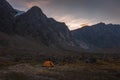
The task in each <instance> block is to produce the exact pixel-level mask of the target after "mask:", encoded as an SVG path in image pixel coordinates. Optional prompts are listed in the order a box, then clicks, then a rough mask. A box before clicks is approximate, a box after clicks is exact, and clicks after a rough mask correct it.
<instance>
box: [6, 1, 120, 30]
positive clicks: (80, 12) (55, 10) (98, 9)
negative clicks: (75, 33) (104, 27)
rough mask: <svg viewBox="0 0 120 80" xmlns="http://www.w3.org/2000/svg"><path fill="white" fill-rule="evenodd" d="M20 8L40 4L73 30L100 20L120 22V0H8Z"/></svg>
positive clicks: (44, 9) (24, 9) (48, 13)
mask: <svg viewBox="0 0 120 80" xmlns="http://www.w3.org/2000/svg"><path fill="white" fill-rule="evenodd" d="M7 1H9V2H10V4H11V5H12V6H13V7H14V8H16V9H19V10H22V11H27V10H28V9H30V8H31V7H32V6H39V7H40V8H41V9H42V10H43V12H44V13H45V14H46V15H47V16H48V17H53V18H55V19H56V20H57V21H60V22H65V23H66V24H67V25H68V27H69V28H70V29H71V30H73V29H77V28H80V27H82V26H85V25H93V24H96V23H99V22H105V23H114V24H120V16H119V15H120V9H119V8H120V5H119V3H120V0H91V2H90V0H7Z"/></svg>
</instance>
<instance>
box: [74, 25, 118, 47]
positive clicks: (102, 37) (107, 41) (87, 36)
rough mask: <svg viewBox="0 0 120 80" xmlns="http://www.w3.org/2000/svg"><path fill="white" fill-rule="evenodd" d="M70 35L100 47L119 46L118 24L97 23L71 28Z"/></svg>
mask: <svg viewBox="0 0 120 80" xmlns="http://www.w3.org/2000/svg"><path fill="white" fill-rule="evenodd" d="M72 35H73V36H74V38H76V39H77V40H80V41H81V40H82V41H83V42H86V43H88V44H89V43H90V44H93V45H95V46H97V47H99V48H102V49H117V48H118V49H119V48H120V25H114V24H104V23H99V24H96V25H93V26H85V27H83V28H80V29H77V30H73V31H72Z"/></svg>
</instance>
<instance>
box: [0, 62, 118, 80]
mask: <svg viewBox="0 0 120 80" xmlns="http://www.w3.org/2000/svg"><path fill="white" fill-rule="evenodd" d="M0 80H120V62H119V61H117V62H97V63H93V64H92V63H83V62H78V63H72V64H68V63H66V64H64V65H63V64H59V65H55V67H51V68H46V67H42V64H39V63H34V64H33V63H19V64H18V63H17V64H15V65H9V66H5V67H1V68H0Z"/></svg>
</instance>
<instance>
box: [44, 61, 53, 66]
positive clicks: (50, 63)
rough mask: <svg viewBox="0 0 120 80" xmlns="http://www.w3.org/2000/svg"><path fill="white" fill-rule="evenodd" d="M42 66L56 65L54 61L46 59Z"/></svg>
mask: <svg viewBox="0 0 120 80" xmlns="http://www.w3.org/2000/svg"><path fill="white" fill-rule="evenodd" d="M42 66H43V67H54V64H53V62H52V61H45V62H44V63H43V65H42Z"/></svg>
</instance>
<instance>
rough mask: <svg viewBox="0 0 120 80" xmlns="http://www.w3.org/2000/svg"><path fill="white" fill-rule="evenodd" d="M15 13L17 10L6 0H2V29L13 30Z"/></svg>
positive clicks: (0, 3)
mask: <svg viewBox="0 0 120 80" xmlns="http://www.w3.org/2000/svg"><path fill="white" fill-rule="evenodd" d="M15 14H16V11H15V10H14V9H13V8H12V7H11V5H9V3H8V2H7V1H6V0H0V31H2V32H7V33H10V32H12V28H13V25H14V15H15Z"/></svg>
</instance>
